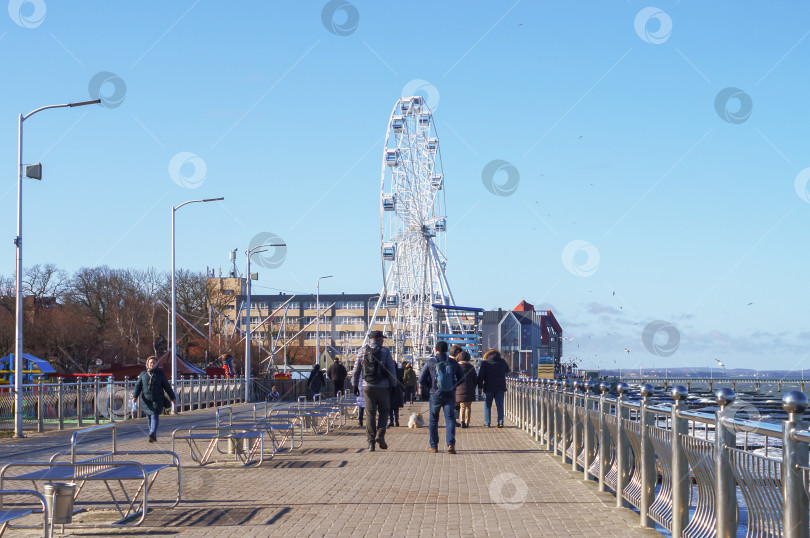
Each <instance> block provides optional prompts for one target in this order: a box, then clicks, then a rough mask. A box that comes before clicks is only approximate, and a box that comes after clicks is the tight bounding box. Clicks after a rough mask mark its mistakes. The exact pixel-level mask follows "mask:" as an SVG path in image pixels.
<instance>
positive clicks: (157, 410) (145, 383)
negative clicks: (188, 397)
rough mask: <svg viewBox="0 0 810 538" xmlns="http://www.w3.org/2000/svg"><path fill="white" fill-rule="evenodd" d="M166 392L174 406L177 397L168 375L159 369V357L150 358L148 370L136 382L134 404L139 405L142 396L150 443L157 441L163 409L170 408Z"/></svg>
mask: <svg viewBox="0 0 810 538" xmlns="http://www.w3.org/2000/svg"><path fill="white" fill-rule="evenodd" d="M164 392H165V393H166V395H167V396H168V397H169V398H168V400H171V402H172V403H171V405H174V404H175V402H176V401H177V396H176V395H175V394H174V390H172V386H171V385H170V384H169V380H168V379H166V374H164V373H163V370H161V369H159V368H158V367H157V357H154V356H153V357H149V358H148V359H146V370H145V371H143V372H141V375H139V376H138V381H136V382H135V391H134V392H133V393H132V403H133V404H137V403H138V397H139V396H140V398H141V405H142V406H143V413H144V414H145V415H146V424H147V425H148V426H149V442H150V443H154V442H155V441H157V429H158V421H159V418H160V415H161V414H162V413H163V409H165V408H166V407H169V405H168V401H167V399H166V397H165V396H164V394H163V393H164Z"/></svg>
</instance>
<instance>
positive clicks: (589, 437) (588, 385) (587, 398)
mask: <svg viewBox="0 0 810 538" xmlns="http://www.w3.org/2000/svg"><path fill="white" fill-rule="evenodd" d="M593 387H594V383H593V381H591V380H590V379H589V380H588V381H586V382H585V383H583V384H582V390H583V392H584V394H583V397H584V402H583V404H584V406H585V420H584V421H583V424H582V453H583V455H584V456H585V458H584V460H583V466H582V474H583V477H582V479H583V480H590V478H591V476H590V471H589V469H590V468H591V464H592V463H593V457H594V453H593V444H594V438H593V434H594V431H593V424H592V423H591V409H593V400H592V397H591V394H592V393H593Z"/></svg>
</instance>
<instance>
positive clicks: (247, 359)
mask: <svg viewBox="0 0 810 538" xmlns="http://www.w3.org/2000/svg"><path fill="white" fill-rule="evenodd" d="M286 246H287V244H286V243H265V244H264V245H256V246H255V247H253V248H249V249H247V250H246V251H245V254H246V255H247V300H246V302H247V316H246V317H247V322H246V325H247V330H246V331H245V401H248V402H249V401H251V400H250V388H251V387H250V381H251V375H250V342H251V335H252V334H253V330H252V327H251V326H250V281H251V280H253V279H252V278H251V274H250V257H251V256H253V255H254V254H258V253H259V252H266V250H267V247H286ZM260 248H263V249H265V250H259V249H260Z"/></svg>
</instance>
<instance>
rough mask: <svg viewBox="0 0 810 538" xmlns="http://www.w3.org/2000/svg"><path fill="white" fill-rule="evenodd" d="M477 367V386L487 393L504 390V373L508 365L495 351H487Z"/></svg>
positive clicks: (507, 371)
mask: <svg viewBox="0 0 810 538" xmlns="http://www.w3.org/2000/svg"><path fill="white" fill-rule="evenodd" d="M484 357H485V360H484V362H482V363H481V368H479V369H478V386H479V387H480V388H481V389H482V390H483V391H484V392H487V393H495V392H506V374H508V373H509V365H508V364H506V361H505V360H503V359H502V358H501V354H500V353H498V352H497V351H492V350H490V351H487V353H486V355H484Z"/></svg>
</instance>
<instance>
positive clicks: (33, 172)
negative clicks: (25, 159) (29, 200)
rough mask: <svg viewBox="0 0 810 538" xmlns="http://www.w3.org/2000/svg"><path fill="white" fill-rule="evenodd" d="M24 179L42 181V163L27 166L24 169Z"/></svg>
mask: <svg viewBox="0 0 810 538" xmlns="http://www.w3.org/2000/svg"><path fill="white" fill-rule="evenodd" d="M25 177H30V178H31V179H39V180H41V179H42V163H36V164H29V165H27V166H26V167H25Z"/></svg>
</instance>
